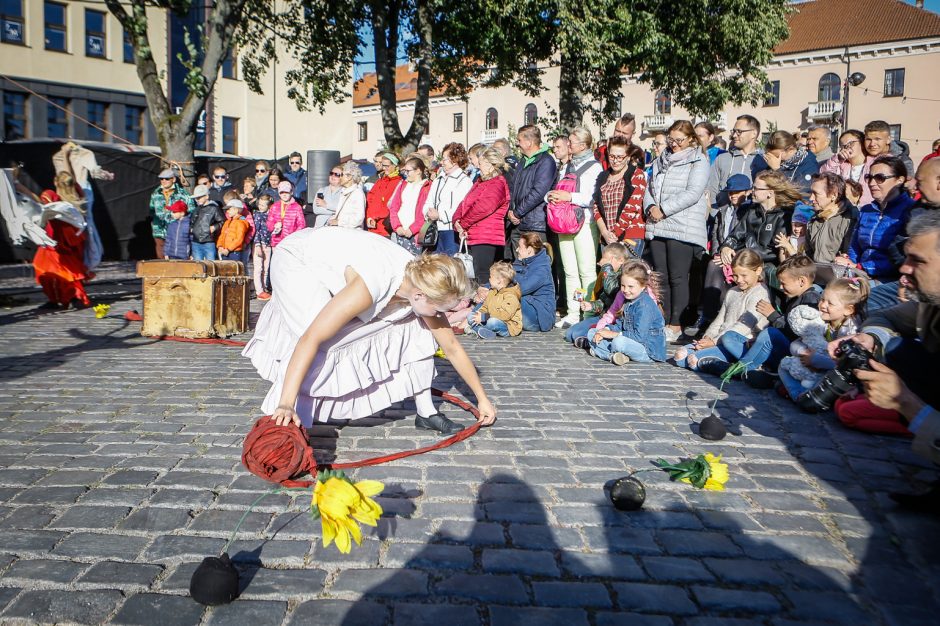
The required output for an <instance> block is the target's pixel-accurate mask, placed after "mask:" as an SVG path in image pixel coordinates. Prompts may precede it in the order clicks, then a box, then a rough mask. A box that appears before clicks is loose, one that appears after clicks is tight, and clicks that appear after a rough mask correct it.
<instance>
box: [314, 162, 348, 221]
mask: <svg viewBox="0 0 940 626" xmlns="http://www.w3.org/2000/svg"><path fill="white" fill-rule="evenodd" d="M342 179H343V167H342V166H341V165H334V166H333V167H331V168H330V180H329V182H328V183H327V184H326V185H324V186H322V187H320V188H319V189H317V195H316V197H315V198H314V199H313V214H314V217H315V219H314V222H313V226H312V228H320V227H321V226H326V223H327V222H328V221H330V218H331V217H333V216H334V215H335V214H336V209H338V208H339V201H340V199H341V198H342V196H343V193H342V192H343V180H342Z"/></svg>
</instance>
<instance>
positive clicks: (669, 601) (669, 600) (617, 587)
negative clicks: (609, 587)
mask: <svg viewBox="0 0 940 626" xmlns="http://www.w3.org/2000/svg"><path fill="white" fill-rule="evenodd" d="M613 589H614V593H616V594H617V604H618V605H619V606H620V608H621V609H625V610H628V611H637V612H640V613H660V614H664V615H695V614H696V613H698V608H697V607H696V606H695V603H694V602H692V600H691V599H690V598H689V595H688V594H687V593H686V591H685V590H684V589H683V588H682V587H677V586H675V585H649V584H645V583H614V584H613Z"/></svg>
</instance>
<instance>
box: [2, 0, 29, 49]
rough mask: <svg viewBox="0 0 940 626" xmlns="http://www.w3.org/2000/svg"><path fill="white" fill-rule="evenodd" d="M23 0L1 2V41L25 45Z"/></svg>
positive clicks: (4, 0) (3, 0)
mask: <svg viewBox="0 0 940 626" xmlns="http://www.w3.org/2000/svg"><path fill="white" fill-rule="evenodd" d="M24 27H25V20H24V19H23V0H0V41H2V42H3V43H18V44H21V45H22V44H25V43H26V42H25V41H24V31H25V30H26V29H25V28H24Z"/></svg>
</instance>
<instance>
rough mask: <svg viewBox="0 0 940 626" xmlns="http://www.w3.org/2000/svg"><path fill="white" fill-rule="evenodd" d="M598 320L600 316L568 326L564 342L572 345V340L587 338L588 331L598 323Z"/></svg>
mask: <svg viewBox="0 0 940 626" xmlns="http://www.w3.org/2000/svg"><path fill="white" fill-rule="evenodd" d="M600 319H601V318H600V316H596V317H589V318H587V319H584V320H581V321H580V322H578V323H577V324H573V325H571V326H569V327H568V330H566V331H565V341H567V342H568V343H574V340H575V339H577V338H578V337H587V336H588V331H590V330H591V327H592V326H594V324H596V323H597V322H599V321H600Z"/></svg>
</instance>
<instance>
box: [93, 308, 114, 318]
mask: <svg viewBox="0 0 940 626" xmlns="http://www.w3.org/2000/svg"><path fill="white" fill-rule="evenodd" d="M92 308H93V309H94V311H95V317H96V318H98V319H99V320H100V319H101V318H103V317H104V316H105V315H107V314H108V311H110V310H111V305H110V304H96V305H95V306H94V307H92Z"/></svg>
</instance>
